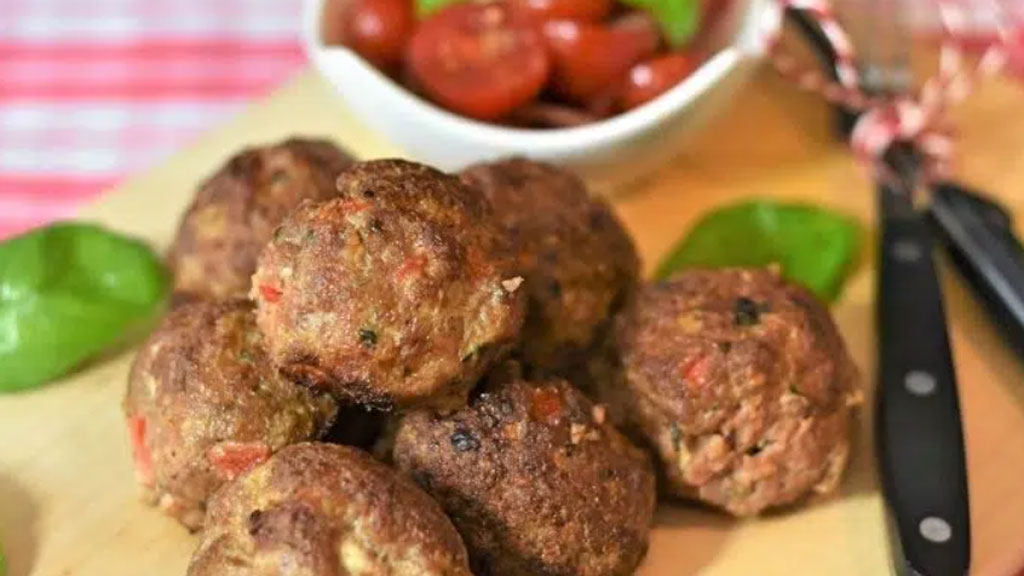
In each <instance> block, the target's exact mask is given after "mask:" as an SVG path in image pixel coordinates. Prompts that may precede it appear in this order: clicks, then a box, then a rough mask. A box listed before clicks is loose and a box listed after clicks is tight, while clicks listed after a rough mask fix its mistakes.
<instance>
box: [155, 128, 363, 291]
mask: <svg viewBox="0 0 1024 576" xmlns="http://www.w3.org/2000/svg"><path fill="white" fill-rule="evenodd" d="M352 162H353V160H352V158H351V157H350V156H349V155H348V154H346V153H345V152H343V151H342V150H340V149H339V148H337V147H336V146H334V145H333V144H331V143H330V142H327V141H325V140H303V139H291V140H286V141H284V142H281V143H280V144H275V145H271V146H263V147H259V148H250V149H248V150H243V151H242V152H240V153H238V154H237V155H235V156H234V157H233V158H231V159H230V160H228V162H227V164H225V165H224V167H222V168H221V169H220V170H219V171H217V172H216V173H215V174H214V175H213V176H212V177H210V178H209V179H208V180H207V181H206V182H204V183H203V184H202V186H200V188H199V191H198V192H197V193H196V197H195V200H193V202H192V205H191V206H189V208H188V211H187V212H186V213H185V215H184V217H183V218H182V220H181V224H180V225H179V227H178V234H177V237H176V238H175V240H174V243H173V245H172V246H171V250H170V255H169V257H168V263H169V265H170V267H171V269H172V270H173V271H174V290H175V292H177V293H178V296H177V297H176V300H178V301H187V300H190V299H193V298H196V297H198V298H230V297H240V298H245V296H246V295H247V294H248V293H249V286H250V280H251V278H252V274H253V272H255V271H256V258H257V257H258V256H259V253H260V250H262V249H263V245H264V244H266V243H267V242H268V241H269V240H270V237H271V235H272V234H273V231H274V228H276V227H277V225H278V224H280V223H281V220H282V219H284V217H285V216H286V215H287V214H288V213H289V212H291V211H292V209H294V208H295V207H296V206H297V205H298V204H299V202H301V201H302V200H304V199H307V198H309V199H314V200H317V199H326V198H330V197H331V196H333V195H334V194H335V190H334V181H335V179H336V178H337V177H338V174H339V173H340V172H341V171H342V170H344V169H345V168H347V167H348V166H349V165H350V164H351V163H352Z"/></svg>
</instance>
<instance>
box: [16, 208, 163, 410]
mask: <svg viewBox="0 0 1024 576" xmlns="http://www.w3.org/2000/svg"><path fill="white" fill-rule="evenodd" d="M168 285H169V283H168V275H167V273H166V271H165V270H164V268H163V265H162V264H161V263H160V260H159V259H158V258H157V257H156V255H154V254H153V252H152V251H151V250H150V249H149V248H148V247H146V246H145V245H144V244H142V243H141V242H139V241H137V240H133V239H130V238H125V237H123V236H120V235H118V234H116V233H113V232H109V231H107V230H104V229H103V228H101V227H99V226H94V225H90V224H75V223H61V224H54V225H52V226H47V227H45V228H40V229H37V230H34V231H31V232H28V233H26V234H24V235H21V236H17V237H15V238H11V239H9V240H7V241H5V242H2V243H0V366H3V367H4V369H3V370H2V371H0V392H8V391H14V390H20V389H24V388H30V387H33V386H38V385H40V384H43V383H45V382H48V381H50V380H53V379H54V378H57V377H59V376H62V375H64V374H66V373H68V372H69V371H71V370H72V369H74V368H75V367H77V366H78V365H79V364H81V363H82V362H83V361H85V360H87V359H89V358H91V357H93V356H95V355H96V354H98V353H100V352H102V351H103V350H105V349H107V348H108V347H110V346H112V345H114V344H117V343H118V341H119V340H120V339H122V338H123V337H124V336H125V334H126V333H127V332H128V331H129V330H130V329H131V328H133V327H136V326H138V325H139V324H141V323H143V322H145V321H147V320H150V319H152V318H153V317H154V316H155V314H156V312H157V311H158V310H159V309H160V307H161V304H162V302H163V301H164V299H165V297H166V296H167V291H168Z"/></svg>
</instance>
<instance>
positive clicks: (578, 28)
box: [544, 19, 660, 105]
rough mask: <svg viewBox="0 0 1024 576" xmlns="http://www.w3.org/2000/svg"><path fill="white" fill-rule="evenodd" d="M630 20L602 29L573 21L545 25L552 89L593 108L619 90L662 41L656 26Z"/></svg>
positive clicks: (573, 101) (567, 98)
mask: <svg viewBox="0 0 1024 576" xmlns="http://www.w3.org/2000/svg"><path fill="white" fill-rule="evenodd" d="M643 22H644V21H641V20H636V19H630V20H629V21H628V22H627V23H625V24H619V25H616V24H612V25H609V26H602V25H599V24H587V23H581V22H574V21H572V20H552V21H549V22H547V23H546V24H544V37H545V39H546V40H547V44H548V49H549V50H550V52H551V55H552V64H553V66H554V69H553V72H552V88H553V89H554V91H555V92H556V93H558V94H559V95H560V96H562V97H563V98H565V99H566V100H568V101H569V102H572V103H574V104H582V105H590V104H591V103H593V102H595V101H597V100H602V99H605V100H607V98H608V96H609V94H613V93H614V92H615V90H617V89H618V88H619V87H620V86H621V85H622V82H623V80H624V78H625V77H626V74H627V73H628V72H629V69H630V67H631V66H633V64H635V63H636V62H638V61H640V60H642V59H644V58H647V57H648V56H650V55H652V54H653V53H654V51H655V50H657V48H658V44H659V42H660V38H659V35H658V31H657V28H656V27H655V25H654V24H650V25H647V24H644V23H643Z"/></svg>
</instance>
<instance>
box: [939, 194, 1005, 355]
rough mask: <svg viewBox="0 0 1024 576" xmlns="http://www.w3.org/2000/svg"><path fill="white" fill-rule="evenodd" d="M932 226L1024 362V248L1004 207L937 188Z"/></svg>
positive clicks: (976, 195)
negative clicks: (1014, 232) (1015, 234)
mask: <svg viewBox="0 0 1024 576" xmlns="http://www.w3.org/2000/svg"><path fill="white" fill-rule="evenodd" d="M929 211H930V214H931V217H932V222H933V223H934V224H935V229H936V231H937V233H938V235H939V237H940V238H942V240H943V243H944V244H945V246H946V248H947V251H948V252H949V254H950V256H951V257H952V260H953V263H954V264H955V265H956V267H957V269H958V270H959V271H960V273H961V274H962V275H963V277H964V278H965V279H966V280H967V281H968V283H969V284H970V286H971V288H972V289H973V290H974V292H975V294H976V295H977V296H978V297H979V298H980V299H981V301H982V303H983V304H984V305H985V307H986V309H987V310H988V311H989V313H990V315H991V317H992V319H993V320H994V321H995V323H996V325H998V326H999V327H1000V329H1002V332H1003V335H1004V337H1005V339H1006V340H1007V341H1008V342H1009V343H1010V345H1011V346H1012V347H1013V349H1014V351H1015V352H1016V353H1017V354H1018V356H1020V357H1021V358H1024V247H1022V246H1021V243H1020V241H1019V240H1018V239H1017V237H1016V236H1014V234H1013V228H1012V221H1011V219H1010V217H1009V215H1008V214H1007V213H1006V212H1005V210H1003V209H1002V208H1000V207H999V206H997V205H995V204H993V203H991V202H989V201H987V200H985V199H984V198H982V197H981V196H980V195H978V194H977V193H974V192H972V191H970V190H968V189H967V188H964V187H963V186H959V185H957V184H954V183H952V182H944V183H940V184H938V185H936V186H935V187H934V190H933V194H932V203H931V207H930V208H929Z"/></svg>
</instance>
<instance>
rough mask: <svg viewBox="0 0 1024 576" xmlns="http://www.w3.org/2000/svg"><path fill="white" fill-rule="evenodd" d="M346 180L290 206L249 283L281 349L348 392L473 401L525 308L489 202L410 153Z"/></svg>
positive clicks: (349, 395)
mask: <svg viewBox="0 0 1024 576" xmlns="http://www.w3.org/2000/svg"><path fill="white" fill-rule="evenodd" d="M338 190H339V191H340V196H339V197H338V198H336V199H332V200H329V201H327V202H324V203H321V204H313V203H306V204H303V205H302V206H301V207H300V208H299V209H298V210H296V211H295V212H294V213H293V214H292V215H291V216H289V217H288V218H287V219H286V220H285V221H284V223H283V224H282V225H281V228H280V229H279V230H278V232H277V233H276V234H275V237H274V240H273V241H272V242H271V243H270V244H268V245H267V247H266V249H265V250H264V252H263V254H262V256H261V257H260V264H259V269H258V271H257V272H256V275H255V276H254V277H253V291H252V295H253V298H254V299H256V301H257V302H258V314H257V321H258V323H259V326H260V329H261V330H262V331H263V334H264V335H265V336H266V339H267V344H268V349H269V351H270V354H271V357H272V358H273V360H274V362H275V363H276V364H277V365H278V366H279V367H280V369H281V370H282V372H283V373H285V374H286V375H288V376H289V377H290V378H292V379H293V380H295V381H298V382H302V383H305V384H309V385H313V386H323V387H325V388H326V389H328V390H330V391H331V392H332V393H333V394H334V395H335V396H336V397H338V398H339V399H342V400H345V401H355V402H359V403H363V404H370V405H375V406H378V407H384V408H389V407H392V406H410V405H429V406H433V407H438V408H451V407H458V406H461V405H463V404H465V398H466V395H467V394H468V392H469V389H470V388H471V387H472V386H473V385H474V384H475V383H476V381H477V380H478V379H479V378H480V376H481V375H482V374H483V372H484V371H485V370H486V369H487V368H488V367H489V366H491V365H492V364H493V362H494V361H495V360H496V359H498V358H500V357H501V356H503V355H504V354H506V353H507V352H508V351H509V350H510V349H511V348H512V347H513V346H514V345H515V344H516V343H517V340H518V336H519V332H520V329H521V326H522V322H523V316H524V308H525V297H524V296H523V294H522V291H521V290H519V289H518V287H519V283H520V282H521V281H522V279H520V278H516V277H514V276H513V275H512V272H511V271H512V266H511V260H510V258H509V257H508V255H507V252H506V251H505V250H504V249H503V247H502V244H501V239H500V233H499V230H498V228H497V226H496V225H495V224H494V219H493V217H492V216H491V213H490V206H489V204H488V203H487V201H486V199H485V198H483V196H482V195H480V194H479V193H478V192H477V191H475V190H472V189H470V188H469V187H467V186H465V185H463V184H462V183H461V182H460V181H459V180H458V179H457V178H455V177H452V176H449V175H446V174H443V173H441V172H438V171H436V170H434V169H432V168H428V167H426V166H422V165H419V164H414V163H411V162H405V161H401V160H377V161H371V162H363V163H359V164H356V165H355V166H354V167H353V168H351V169H349V170H348V171H346V172H345V173H344V174H343V175H342V176H341V177H340V178H339V179H338Z"/></svg>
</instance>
